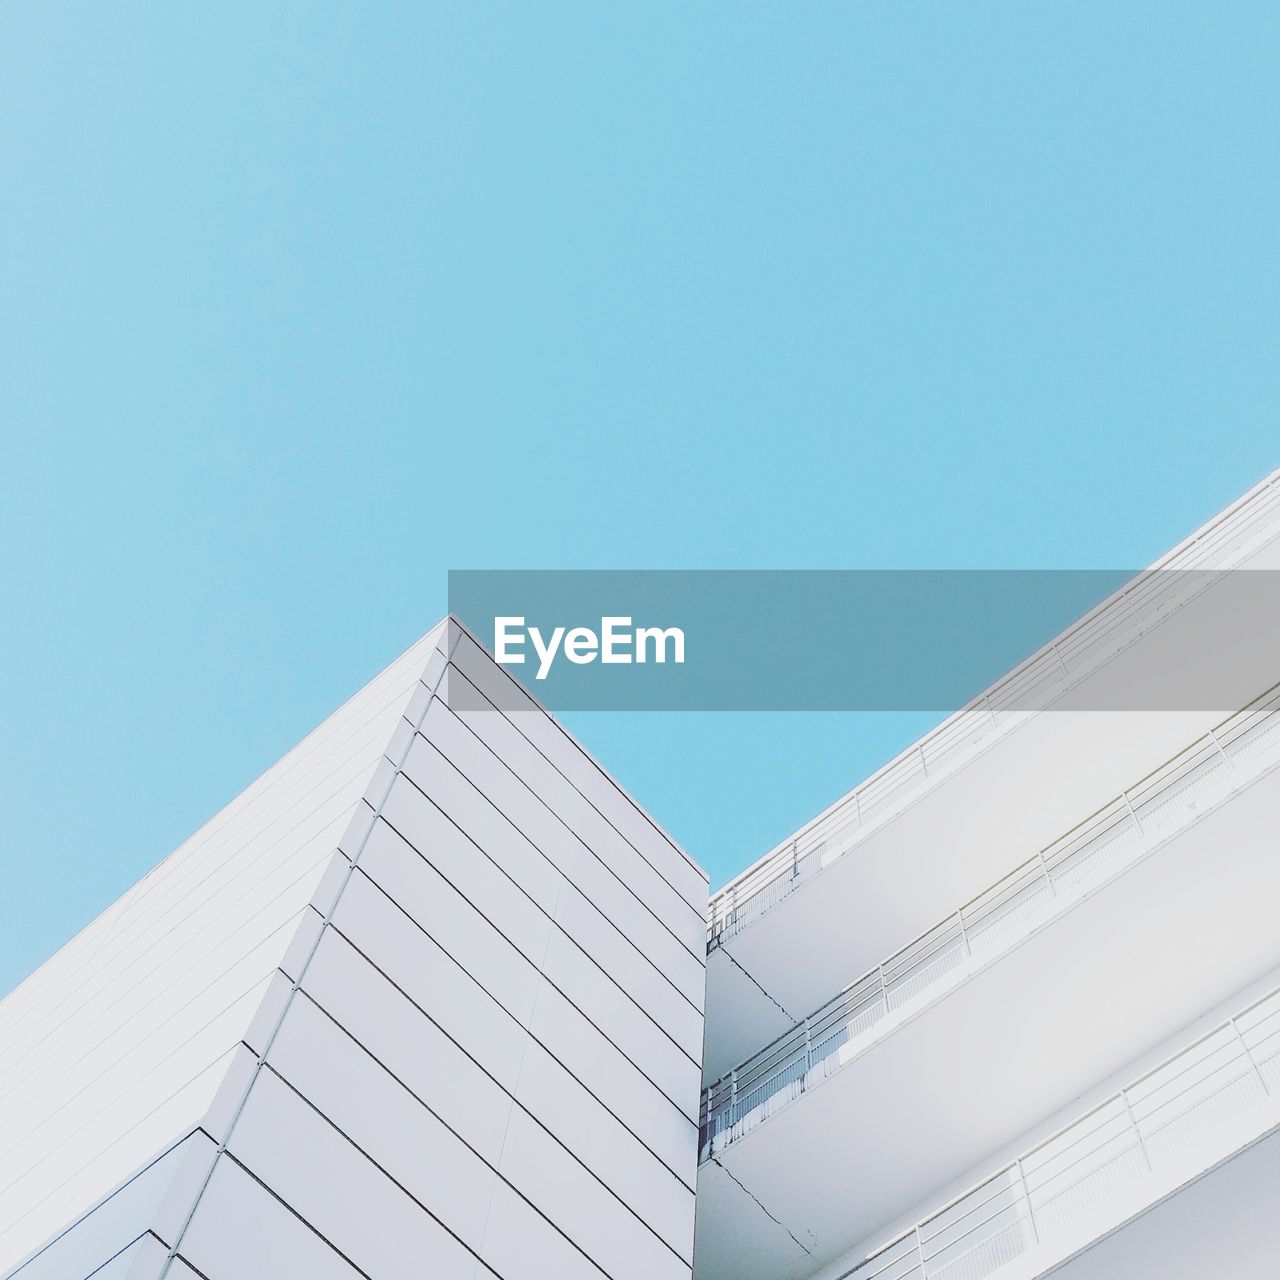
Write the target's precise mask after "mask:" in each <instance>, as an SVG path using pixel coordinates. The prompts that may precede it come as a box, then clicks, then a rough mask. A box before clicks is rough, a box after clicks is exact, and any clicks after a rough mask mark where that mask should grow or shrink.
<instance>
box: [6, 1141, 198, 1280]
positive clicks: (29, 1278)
mask: <svg viewBox="0 0 1280 1280" xmlns="http://www.w3.org/2000/svg"><path fill="white" fill-rule="evenodd" d="M207 1142H208V1140H207V1139H205V1138H203V1137H202V1136H201V1135H194V1136H193V1137H191V1138H188V1139H186V1140H185V1141H184V1142H179V1143H177V1144H175V1145H174V1146H173V1147H171V1148H170V1149H169V1150H168V1151H166V1152H164V1153H163V1154H161V1155H160V1156H157V1157H156V1158H154V1159H153V1160H151V1161H150V1162H148V1163H147V1165H146V1166H145V1167H143V1168H141V1169H139V1170H137V1171H136V1172H134V1173H133V1175H132V1176H131V1177H130V1178H129V1179H128V1180H127V1181H125V1182H124V1183H123V1185H121V1186H119V1187H118V1188H117V1189H115V1190H114V1191H113V1192H112V1193H111V1194H110V1195H109V1196H108V1197H107V1198H106V1199H104V1200H103V1201H102V1202H101V1203H99V1204H97V1205H96V1206H94V1207H93V1208H92V1209H91V1210H90V1211H89V1212H88V1213H86V1214H85V1215H84V1216H83V1217H82V1218H80V1219H79V1220H78V1221H76V1222H74V1223H73V1224H72V1225H71V1226H69V1227H67V1229H66V1230H64V1231H63V1232H62V1233H61V1234H60V1235H58V1236H57V1237H56V1238H54V1239H52V1240H51V1241H50V1242H49V1243H48V1244H47V1245H45V1246H44V1247H43V1248H42V1249H40V1251H39V1252H38V1253H36V1254H35V1256H33V1257H31V1258H29V1259H27V1261H26V1262H25V1263H23V1264H21V1265H19V1266H18V1268H17V1270H16V1271H14V1272H11V1273H8V1274H11V1275H12V1276H13V1277H14V1280H78V1278H79V1277H82V1276H88V1275H90V1274H91V1273H92V1272H93V1271H94V1270H95V1269H96V1268H98V1267H101V1266H102V1265H103V1264H104V1263H106V1262H108V1261H109V1260H110V1259H111V1258H113V1257H114V1256H115V1255H116V1254H117V1253H119V1252H120V1251H121V1250H122V1249H125V1248H127V1247H128V1246H129V1245H130V1244H131V1242H133V1241H135V1240H137V1239H138V1237H139V1236H141V1235H142V1234H143V1233H144V1232H146V1231H148V1230H149V1229H150V1227H151V1225H152V1223H153V1221H154V1220H155V1218H156V1216H157V1214H158V1213H159V1211H160V1209H161V1206H162V1205H163V1203H164V1201H165V1198H166V1196H167V1194H168V1192H169V1189H170V1187H171V1185H172V1183H173V1181H174V1179H175V1178H176V1177H177V1176H178V1173H179V1171H180V1170H181V1168H182V1165H183V1162H184V1161H185V1160H186V1159H187V1158H188V1157H189V1156H190V1155H191V1154H192V1152H193V1149H194V1148H195V1147H196V1146H199V1145H201V1144H206V1143H207ZM47 1234H48V1233H45V1235H46V1236H47ZM0 1240H3V1245H0V1247H3V1248H5V1249H6V1251H7V1250H9V1249H12V1248H15V1247H17V1248H21V1245H20V1244H16V1241H15V1237H14V1235H13V1228H10V1230H9V1231H8V1232H5V1233H4V1234H3V1236H0Z"/></svg>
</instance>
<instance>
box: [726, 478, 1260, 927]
mask: <svg viewBox="0 0 1280 1280" xmlns="http://www.w3.org/2000/svg"><path fill="white" fill-rule="evenodd" d="M1277 517H1280V473H1276V475H1273V476H1271V477H1268V478H1267V479H1266V480H1264V481H1263V482H1262V483H1261V484H1259V485H1258V486H1256V487H1255V488H1254V489H1253V490H1251V491H1250V492H1249V493H1248V494H1246V495H1245V496H1244V497H1242V498H1241V499H1239V501H1237V502H1236V503H1234V504H1233V505H1232V506H1231V507H1229V508H1227V510H1226V511H1224V512H1223V513H1222V514H1221V515H1220V516H1219V517H1218V518H1217V519H1216V520H1214V521H1212V522H1211V523H1210V524H1208V525H1206V526H1205V527H1204V528H1203V529H1201V530H1200V531H1199V532H1197V533H1196V534H1194V535H1193V536H1192V537H1191V538H1189V539H1188V540H1187V541H1186V542H1184V543H1182V544H1181V545H1180V546H1178V547H1175V548H1174V550H1173V551H1171V552H1169V554H1168V555H1166V556H1164V557H1162V558H1161V559H1160V560H1158V561H1157V562H1156V563H1155V565H1153V566H1152V567H1151V568H1150V569H1148V570H1146V571H1144V572H1143V573H1142V574H1140V575H1139V576H1138V577H1136V578H1135V579H1134V580H1133V581H1132V582H1130V583H1128V584H1127V585H1126V586H1124V587H1123V588H1122V589H1121V590H1120V591H1118V592H1116V593H1115V594H1114V595H1112V596H1110V597H1109V598H1108V599H1107V600H1105V601H1103V602H1102V604H1100V605H1098V607H1097V608H1095V609H1094V610H1092V611H1091V612H1090V613H1088V614H1086V615H1085V616H1084V617H1083V618H1081V619H1080V620H1079V621H1078V622H1076V623H1075V624H1074V625H1073V626H1071V627H1070V628H1069V629H1068V630H1066V631H1064V632H1063V633H1062V634H1061V635H1059V636H1058V637H1057V639H1055V640H1053V641H1052V642H1050V643H1049V644H1048V645H1046V646H1045V647H1044V648H1042V649H1041V650H1040V651H1039V652H1038V653H1036V654H1033V655H1032V656H1031V657H1030V658H1028V659H1027V660H1026V661H1025V662H1023V663H1021V664H1020V665H1019V666H1017V667H1015V668H1014V669H1013V670H1012V671H1011V672H1010V673H1009V674H1008V675H1007V676H1005V677H1004V678H1003V679H1002V680H1000V681H998V682H997V683H996V684H994V685H992V686H991V687H990V688H989V689H988V690H987V691H986V692H985V693H983V694H981V695H979V696H978V697H977V698H975V699H974V700H973V701H972V702H970V703H969V704H968V705H966V706H964V707H962V708H961V709H960V710H959V711H957V712H956V713H955V714H954V715H952V716H950V717H948V718H947V719H946V720H944V721H943V722H942V723H941V724H940V725H938V727H937V728H936V729H934V730H932V731H931V732H930V733H928V734H926V735H925V736H924V737H923V738H921V739H920V740H919V741H918V742H917V743H916V744H915V745H913V746H911V747H909V748H908V749H907V750H906V751H905V752H903V753H902V754H901V755H899V756H898V757H897V758H896V759H894V760H892V761H890V762H889V763H888V764H887V765H885V766H884V768H882V769H880V770H878V771H877V772H876V773H874V774H872V775H871V777H870V778H868V779H867V780H866V781H865V782H863V783H862V784H861V785H860V786H859V787H857V788H856V789H855V790H854V791H852V792H850V793H849V794H848V795H847V796H845V797H844V798H843V799H842V800H840V801H838V802H837V803H836V804H835V805H833V806H832V807H831V808H830V809H828V810H827V811H826V812H825V813H823V814H821V815H820V816H819V817H818V818H816V819H815V820H814V821H813V822H811V823H809V824H808V826H806V827H805V828H803V829H802V830H801V831H800V832H799V833H798V834H797V835H796V836H795V837H793V838H792V839H790V840H788V841H786V842H785V843H783V844H781V845H779V846H778V847H777V848H775V849H773V850H771V851H770V852H769V853H767V854H766V855H765V856H764V857H763V858H761V859H760V860H759V861H758V862H757V863H755V865H754V866H751V867H749V868H748V869H747V870H746V871H745V872H743V873H742V875H740V876H738V877H737V878H736V879H735V880H733V881H732V882H730V883H729V884H728V885H726V886H725V887H724V888H723V889H721V890H720V891H719V892H718V893H716V894H714V895H713V896H712V898H711V902H710V908H709V918H708V925H707V946H708V948H709V949H711V948H714V947H716V946H717V945H719V944H720V943H721V942H723V941H724V940H725V939H726V938H728V937H730V936H731V935H732V934H733V933H734V932H735V931H736V930H738V929H740V928H741V927H743V926H744V925H745V924H747V923H749V922H750V921H751V920H754V919H755V918H756V917H758V916H759V915H761V914H762V913H763V912H765V911H767V910H769V908H770V907H772V906H775V905H776V904H777V903H778V902H780V901H781V900H782V899H783V898H785V897H786V896H787V895H788V894H790V893H791V892H792V891H793V890H794V889H795V887H796V886H797V885H798V884H802V883H803V882H804V881H806V880H807V879H808V878H809V877H811V876H812V875H814V874H816V873H817V872H818V871H820V870H821V869H822V868H823V867H825V866H827V865H829V864H830V863H831V862H832V861H834V860H835V859H836V858H839V857H841V856H842V855H843V854H844V853H846V852H847V851H848V849H849V848H850V847H851V846H852V845H854V844H856V843H858V841H859V840H860V839H861V838H862V836H863V834H864V833H865V832H866V831H867V830H869V829H871V828H874V827H876V826H879V825H880V824H881V823H883V822H884V821H886V820H887V819H889V818H891V817H893V816H894V815H895V814H897V813H898V812H900V811H901V809H902V807H903V805H904V804H905V803H906V802H907V801H908V800H909V799H910V798H911V797H912V796H914V795H915V794H916V793H917V792H918V791H919V789H920V788H921V787H922V786H924V785H926V784H927V783H929V782H930V781H933V780H936V779H937V778H938V777H939V776H940V775H941V774H942V773H944V772H945V771H949V770H951V769H952V768H954V767H955V766H956V765H958V764H959V763H961V762H963V761H964V760H965V759H967V758H969V757H970V756H971V755H972V754H973V753H974V752H975V751H976V750H977V749H978V747H979V745H980V744H982V743H985V742H986V741H988V740H990V739H992V737H993V735H998V734H999V733H1002V732H1004V730H1005V729H1007V728H1009V727H1011V726H1012V725H1013V724H1015V723H1018V722H1019V712H1020V711H1025V710H1026V709H1028V708H1036V707H1043V706H1047V705H1048V704H1049V703H1050V702H1051V701H1053V699H1054V698H1056V697H1058V696H1059V695H1060V694H1061V693H1062V692H1064V691H1065V690H1066V689H1067V688H1069V687H1070V686H1072V685H1073V684H1075V683H1077V682H1078V681H1079V680H1081V679H1082V678H1083V677H1084V676H1086V675H1088V674H1089V673H1090V672H1091V671H1093V670H1096V669H1097V668H1098V667H1099V666H1101V665H1102V663H1104V662H1106V661H1107V660H1109V659H1110V658H1112V657H1114V656H1115V655H1116V654H1117V653H1119V652H1120V651H1121V650H1123V649H1124V648H1125V647H1127V646H1128V645H1129V644H1130V643H1132V642H1133V641H1134V640H1136V639H1138V638H1139V637H1141V636H1143V635H1145V634H1146V633H1147V632H1149V631H1150V630H1151V629H1152V628H1153V627H1155V626H1157V625H1158V624H1159V623H1160V622H1161V621H1163V620H1164V619H1165V618H1166V617H1168V616H1169V615H1170V614H1171V613H1173V612H1174V611H1176V610H1177V609H1178V608H1180V607H1181V606H1182V605H1183V604H1185V603H1186V602H1187V601H1188V600H1190V599H1192V598H1193V597H1194V596H1196V595H1198V594H1199V593H1200V592H1201V591H1202V590H1204V589H1205V587H1206V586H1207V584H1208V579H1206V578H1204V577H1202V576H1199V575H1196V574H1189V573H1186V572H1180V573H1168V572H1166V571H1167V570H1171V569H1176V570H1182V571H1185V570H1191V569H1195V570H1211V569H1228V568H1231V567H1232V566H1233V565H1235V564H1238V563H1240V562H1241V561H1242V560H1243V559H1245V558H1246V557H1247V556H1248V555H1249V554H1251V553H1252V552H1253V551H1254V550H1256V549H1257V547H1258V546H1259V545H1261V544H1262V543H1263V542H1265V541H1267V540H1269V538H1270V537H1272V536H1274V526H1275V523H1276V520H1277Z"/></svg>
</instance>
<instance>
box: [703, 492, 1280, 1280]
mask: <svg viewBox="0 0 1280 1280" xmlns="http://www.w3.org/2000/svg"><path fill="white" fill-rule="evenodd" d="M1157 567H1158V568H1160V569H1164V570H1177V569H1181V570H1187V569H1215V570H1216V569H1248V570H1255V569H1266V568H1269V569H1275V568H1277V567H1280V475H1277V476H1272V477H1271V478H1269V479H1268V480H1267V481H1264V482H1263V483H1262V484H1261V485H1259V486H1258V487H1257V488H1256V489H1254V490H1253V491H1252V492H1251V493H1249V494H1247V495H1246V496H1245V497H1244V498H1242V499H1241V500H1240V501H1239V502H1237V503H1235V504H1233V506H1232V507H1230V508H1229V509H1228V510H1227V511H1225V512H1223V513H1222V514H1221V515H1220V516H1219V517H1217V518H1216V519H1215V520H1213V521H1211V522H1210V523H1209V524H1208V525H1206V526H1205V527H1204V528H1203V529H1201V530H1199V531H1198V532H1197V533H1196V534H1195V535H1193V536H1192V537H1191V538H1190V539H1188V540H1187V541H1186V542H1185V543H1183V544H1182V545H1181V546H1179V547H1178V548H1175V550H1174V551H1173V552H1171V553H1170V554H1169V555H1168V556H1166V557H1165V558H1164V559H1163V560H1162V561H1160V562H1159V564H1158V566H1157ZM1245 581H1247V580H1246V579H1243V578H1241V577H1240V575H1234V576H1232V577H1230V578H1227V577H1222V576H1215V575H1211V574H1198V573H1191V574H1187V573H1156V574H1149V575H1145V576H1143V577H1142V578H1141V579H1139V580H1138V581H1136V582H1135V583H1134V584H1131V586H1130V587H1129V588H1127V589H1126V590H1124V591H1122V592H1120V593H1117V595H1116V596H1115V597H1113V598H1112V600H1110V601H1109V602H1107V603H1106V604H1105V605H1103V606H1101V607H1100V608H1099V609H1098V610H1095V611H1094V612H1093V613H1091V614H1090V615H1088V616H1087V617H1086V618H1084V619H1082V620H1081V621H1080V622H1079V623H1077V624H1076V625H1075V626H1073V627H1072V628H1070V629H1068V630H1067V631H1066V632H1064V633H1063V634H1062V635H1060V636H1059V637H1057V639H1056V641H1055V642H1053V643H1052V644H1051V645H1050V646H1048V647H1046V649H1045V650H1043V651H1042V652H1041V653H1039V654H1038V655H1036V656H1035V657H1034V658H1033V659H1031V660H1030V661H1029V662H1027V663H1025V664H1023V665H1022V666H1021V667H1019V668H1018V669H1017V670H1015V671H1014V672H1011V673H1010V674H1009V675H1008V676H1007V677H1005V678H1004V679H1003V680H1001V681H1000V682H998V683H997V684H996V685H995V686H993V687H992V688H991V689H989V690H987V691H986V693H985V694H983V695H982V697H980V698H979V699H978V700H977V701H976V702H974V703H973V704H971V705H970V706H969V707H967V708H965V709H963V710H962V711H961V712H959V713H958V714H957V715H955V716H953V717H951V718H950V719H949V720H947V721H946V722H944V723H943V724H942V725H940V726H939V727H938V728H937V729H936V730H934V731H933V732H932V733H930V734H929V735H927V736H926V737H925V738H923V739H921V740H920V741H919V742H918V743H916V744H915V745H913V746H912V747H911V748H910V749H909V750H908V751H907V752H905V753H904V754H903V755H902V756H901V757H899V758H898V759H897V760H894V761H893V762H892V763H890V764H889V765H887V766H886V767H885V768H884V769H882V770H881V771H880V772H879V773H877V774H876V775H874V776H873V777H871V778H870V779H868V780H867V781H866V782H865V783H863V784H862V786H860V787H859V788H858V789H857V790H856V791H854V792H852V793H850V795H848V796H846V797H845V798H844V799H843V800H841V801H840V802H839V803H838V804H836V805H835V806H833V807H832V808H831V809H830V810H828V811H827V812H826V813H824V814H823V815H821V816H820V817H819V818H818V819H817V820H816V821H815V822H813V823H812V824H810V825H809V826H807V827H806V828H804V829H803V830H801V831H800V832H798V833H796V835H795V836H794V837H793V838H791V839H789V840H787V841H785V842H784V843H783V844H782V845H781V846H779V848H777V849H775V850H774V851H772V852H771V853H770V854H769V855H767V856H766V857H765V858H764V859H762V860H761V861H760V862H759V863H757V864H756V865H755V866H754V867H752V868H750V869H749V870H748V871H747V872H746V873H744V874H743V875H742V876H740V877H739V878H738V879H737V880H735V881H734V882H733V883H732V884H730V885H729V886H728V887H727V888H725V889H724V890H723V891H722V892H720V893H718V894H716V895H715V897H714V898H713V899H712V904H711V912H710V917H711V945H710V951H709V955H708V967H707V1001H706V1003H707V1036H706V1050H705V1078H706V1080H707V1082H708V1085H709V1088H708V1090H707V1092H706V1095H705V1097H704V1105H703V1117H702V1120H703V1140H702V1151H701V1156H702V1163H701V1166H700V1169H699V1177H698V1215H697V1246H696V1267H695V1274H696V1276H697V1277H698V1280H846V1278H847V1280H923V1278H925V1277H929V1278H930V1280H932V1278H934V1277H942V1276H945V1277H947V1280H985V1277H988V1276H995V1277H999V1280H1029V1278H1030V1277H1034V1276H1041V1275H1045V1274H1047V1273H1049V1272H1053V1271H1055V1269H1060V1272H1059V1273H1060V1274H1061V1275H1063V1276H1068V1277H1071V1278H1072V1280H1077V1278H1083V1277H1092V1276H1106V1277H1108V1280H1113V1278H1115V1280H1119V1278H1126V1280H1127V1278H1129V1277H1132V1278H1133V1280H1146V1278H1148V1277H1156V1276H1158V1277H1161V1280H1172V1278H1174V1277H1183V1276H1185V1277H1196V1278H1197V1280H1203V1277H1205V1276H1219V1275H1223V1276H1225V1275H1252V1274H1266V1275H1270V1274H1273V1273H1274V1272H1275V1269H1276V1262H1275V1259H1276V1258H1277V1257H1280V1226H1278V1225H1277V1223H1276V1217H1275V1215H1274V1213H1272V1212H1270V1206H1271V1204H1272V1203H1273V1202H1274V1201H1275V1198H1276V1196H1277V1194H1280V1138H1276V1137H1272V1136H1270V1135H1271V1134H1272V1131H1273V1129H1274V1126H1275V1125H1276V1124H1277V1123H1278V1122H1280V1097H1278V1096H1277V1095H1280V994H1276V992H1277V989H1280V933H1278V932H1277V929H1276V924H1275V908H1276V905H1277V902H1278V901H1280V861H1278V859H1277V852H1278V849H1280V846H1278V845H1277V837H1276V831H1277V817H1278V816H1280V769H1277V765H1280V688H1277V687H1274V686H1276V682H1277V680H1280V643H1278V642H1277V641H1278V640H1280V637H1276V636H1275V634H1274V629H1273V630H1272V632H1271V634H1270V635H1269V636H1268V637H1267V640H1268V645H1266V646H1260V645H1258V643H1257V641H1258V636H1257V634H1254V633H1252V632H1250V633H1249V634H1246V632H1247V631H1249V630H1250V629H1248V628H1242V627H1241V626H1239V625H1238V623H1239V616H1240V609H1239V605H1240V602H1241V599H1242V593H1241V592H1240V591H1239V590H1238V587H1239V584H1240V583H1241V582H1245ZM1261 594H1263V595H1264V596H1265V595H1266V593H1265V592H1263V593H1261ZM1243 598H1244V599H1245V601H1246V603H1247V600H1248V595H1247V592H1246V593H1245V594H1244V597H1243ZM1228 599H1229V600H1230V601H1231V602H1232V608H1230V609H1225V608H1224V601H1225V600H1228ZM1264 618H1265V615H1264ZM1205 648H1209V649H1211V650H1212V662H1213V663H1214V664H1215V665H1216V666H1219V667H1221V668H1222V669H1223V670H1224V671H1225V672H1227V673H1228V674H1229V675H1230V677H1231V678H1230V679H1224V680H1223V682H1222V687H1223V688H1224V689H1227V688H1232V687H1234V689H1235V690H1236V692H1234V693H1232V694H1231V699H1232V704H1231V705H1229V706H1223V707H1220V708H1216V709H1214V710H1202V711H1177V712H1174V711H1167V710H1165V711H1154V710H1153V711H1134V710H1128V711H1099V710H1096V709H1094V710H1071V709H1068V708H1070V707H1071V706H1072V705H1073V702H1074V705H1076V706H1079V707H1093V708H1097V707H1102V706H1106V705H1108V702H1109V700H1108V697H1107V695H1106V690H1107V689H1126V688H1131V687H1134V686H1137V685H1139V684H1141V682H1142V681H1143V680H1144V679H1145V678H1148V677H1149V676H1150V673H1151V672H1152V671H1153V670H1156V669H1159V668H1163V667H1167V665H1168V663H1169V662H1170V655H1175V656H1176V655H1184V656H1185V655H1186V654H1188V653H1198V652H1200V651H1202V650H1204V649H1205ZM1259 653H1261V654H1262V656H1263V661H1262V662H1261V663H1259V661H1258V656H1259ZM1271 654H1274V655H1275V657H1274V659H1272V658H1271V657H1270V655H1271ZM1034 707H1042V708H1044V709H1042V710H1039V711H1035V710H1033V709H1030V708H1034Z"/></svg>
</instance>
